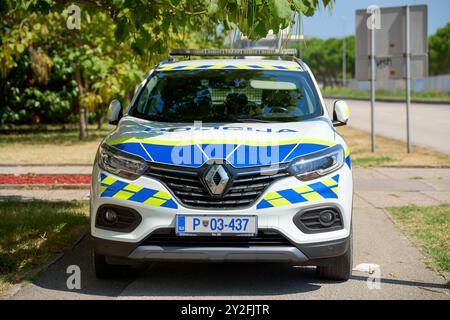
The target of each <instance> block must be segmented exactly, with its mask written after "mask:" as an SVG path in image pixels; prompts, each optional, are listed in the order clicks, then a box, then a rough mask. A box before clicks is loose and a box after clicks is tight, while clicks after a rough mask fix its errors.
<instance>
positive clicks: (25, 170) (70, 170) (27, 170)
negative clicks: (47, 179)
mask: <svg viewBox="0 0 450 320" xmlns="http://www.w3.org/2000/svg"><path fill="white" fill-rule="evenodd" d="M91 173H92V166H91V165H67V166H65V165H64V166H42V165H36V166H30V165H28V166H4V165H0V174H15V175H20V174H91Z"/></svg>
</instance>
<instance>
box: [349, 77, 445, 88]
mask: <svg viewBox="0 0 450 320" xmlns="http://www.w3.org/2000/svg"><path fill="white" fill-rule="evenodd" d="M348 86H349V87H351V88H352V89H353V90H359V91H367V90H369V88H370V83H369V82H366V81H356V80H354V79H352V80H350V81H349V83H348ZM376 88H377V90H384V91H389V92H392V91H402V90H405V81H404V80H384V81H377V83H376ZM411 91H412V92H425V91H437V92H450V75H442V76H436V77H428V78H425V79H416V80H413V81H412V84H411Z"/></svg>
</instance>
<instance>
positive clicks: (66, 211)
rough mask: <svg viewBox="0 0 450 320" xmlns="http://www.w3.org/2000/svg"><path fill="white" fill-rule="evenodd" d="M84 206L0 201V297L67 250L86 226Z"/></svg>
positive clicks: (86, 207)
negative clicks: (37, 268) (32, 271)
mask: <svg viewBox="0 0 450 320" xmlns="http://www.w3.org/2000/svg"><path fill="white" fill-rule="evenodd" d="M88 208H89V206H88V203H87V202H45V201H29V202H28V201H27V202H20V201H7V202H4V201H0V295H1V294H2V293H5V292H6V290H8V289H9V288H10V287H11V286H12V285H13V284H14V283H17V282H19V281H20V280H21V278H22V277H23V276H25V275H26V273H27V272H29V271H30V270H32V269H33V268H36V267H38V266H40V265H42V264H43V263H45V262H46V261H47V260H48V259H50V258H51V257H53V256H55V255H56V254H58V253H61V252H63V251H64V250H66V249H67V248H68V247H69V246H70V245H71V244H72V243H73V241H74V240H75V238H76V237H77V236H78V235H79V234H80V232H81V231H82V230H83V229H85V228H86V227H87V226H88V224H89V218H88V212H89V210H88Z"/></svg>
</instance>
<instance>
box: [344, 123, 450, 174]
mask: <svg viewBox="0 0 450 320" xmlns="http://www.w3.org/2000/svg"><path fill="white" fill-rule="evenodd" d="M337 131H338V132H339V133H340V134H342V135H343V136H344V138H345V141H346V142H347V143H348V144H349V148H350V155H351V159H352V164H353V165H354V166H356V167H368V166H380V165H389V166H420V165H427V166H450V155H446V154H443V153H439V152H435V151H432V150H429V149H426V148H422V147H417V146H413V149H412V153H411V154H407V153H406V145H405V143H404V142H402V141H399V140H395V139H391V138H386V137H382V136H378V135H377V137H376V139H377V150H376V152H375V153H372V152H371V150H370V149H371V142H370V133H369V132H366V131H363V130H359V129H355V128H351V127H348V126H343V127H338V128H337Z"/></svg>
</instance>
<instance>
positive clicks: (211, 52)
mask: <svg viewBox="0 0 450 320" xmlns="http://www.w3.org/2000/svg"><path fill="white" fill-rule="evenodd" d="M170 55H171V56H233V57H236V56H279V57H297V49H281V50H278V49H173V50H172V51H171V52H170Z"/></svg>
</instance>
